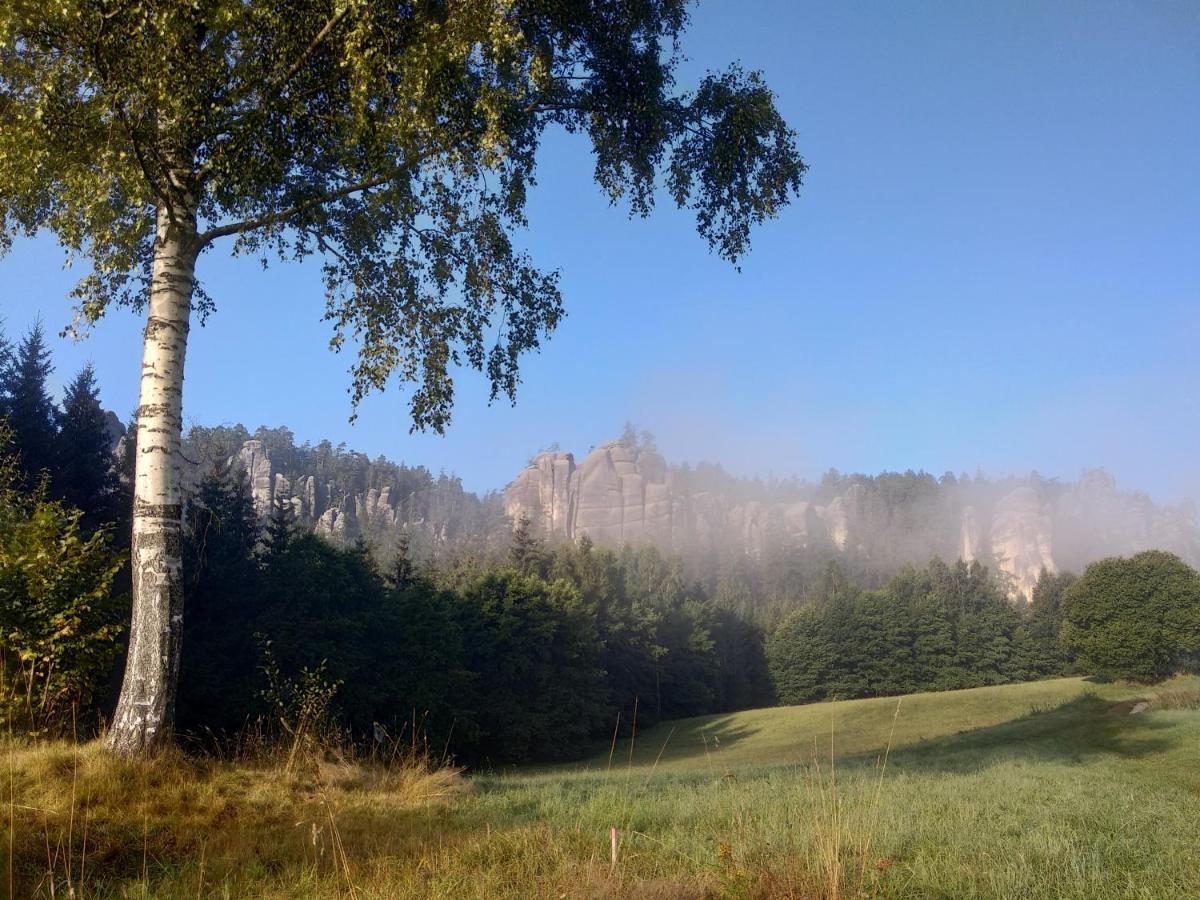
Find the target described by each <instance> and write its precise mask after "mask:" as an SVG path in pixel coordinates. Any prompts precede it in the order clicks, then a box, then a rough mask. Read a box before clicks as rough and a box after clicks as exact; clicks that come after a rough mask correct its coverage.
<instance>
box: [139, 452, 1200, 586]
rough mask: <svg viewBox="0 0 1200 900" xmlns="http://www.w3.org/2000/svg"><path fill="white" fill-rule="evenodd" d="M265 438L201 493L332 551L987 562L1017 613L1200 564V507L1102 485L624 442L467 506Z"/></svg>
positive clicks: (1088, 480)
mask: <svg viewBox="0 0 1200 900" xmlns="http://www.w3.org/2000/svg"><path fill="white" fill-rule="evenodd" d="M263 434H264V436H265V437H266V439H267V440H266V441H264V440H261V439H258V438H257V437H256V438H251V439H245V438H246V436H248V432H246V431H245V430H244V429H242V430H241V431H240V433H239V434H238V437H237V439H236V440H234V441H230V440H229V439H228V438H227V437H224V436H223V435H222V434H218V433H216V432H215V431H210V432H208V433H206V434H203V435H201V438H207V443H206V442H205V440H198V441H197V443H196V444H195V446H194V448H193V450H192V451H191V455H190V456H189V457H188V458H189V459H192V460H193V461H194V462H195V463H196V464H195V466H194V468H193V469H192V470H190V471H189V473H188V478H189V481H190V483H192V484H193V485H195V484H196V483H197V482H198V480H199V477H200V475H201V472H208V471H211V470H213V469H214V468H216V469H220V468H221V467H222V466H223V467H224V468H225V469H226V470H228V471H231V472H241V473H244V476H245V478H246V480H247V483H248V487H249V491H250V495H251V498H252V501H253V504H254V508H255V510H256V511H257V512H258V514H259V515H260V516H262V517H264V518H265V517H267V516H268V515H270V513H271V511H272V509H274V508H275V507H276V506H277V505H286V506H288V507H290V509H291V511H292V514H293V515H294V517H295V519H296V521H297V522H298V523H300V524H301V526H302V527H308V528H311V529H312V530H313V531H315V532H316V533H318V534H320V535H322V536H324V537H327V538H329V539H331V540H334V541H337V542H350V541H353V540H355V539H357V538H359V537H366V538H368V539H369V540H371V541H373V546H375V547H377V548H381V547H382V548H386V547H388V546H393V547H394V546H395V544H396V538H397V537H398V534H399V532H400V531H401V530H403V531H405V532H406V533H407V534H408V535H409V536H410V538H415V539H417V540H418V541H419V542H421V543H422V545H423V546H424V547H425V548H430V547H433V548H437V547H449V546H451V545H452V544H453V542H462V543H460V544H459V546H463V547H468V546H471V547H478V546H479V545H480V544H482V543H485V542H492V546H493V547H498V548H500V549H502V548H503V546H504V544H505V543H506V542H507V541H508V539H509V537H508V535H509V528H510V524H509V523H510V522H511V521H513V520H515V519H517V518H518V517H521V516H527V517H528V518H529V519H530V521H531V523H532V524H533V525H534V527H535V529H536V530H537V531H538V532H540V533H541V534H542V535H544V536H545V537H547V538H549V539H552V540H553V539H566V540H575V539H577V538H579V537H582V536H584V535H587V536H589V537H590V538H591V539H592V540H594V541H596V542H598V543H602V544H608V545H611V546H619V545H622V544H653V545H655V546H658V547H659V548H660V549H662V550H665V551H668V552H676V553H680V554H682V555H684V556H686V557H689V558H691V559H693V560H706V559H709V558H711V557H712V556H713V554H724V553H729V552H734V553H744V554H746V555H747V556H749V557H750V558H752V559H765V558H767V556H768V554H773V553H778V552H780V551H782V552H784V553H789V552H793V551H804V552H808V553H812V554H817V557H816V558H817V559H822V558H825V557H828V556H832V557H834V558H836V557H838V556H845V557H847V558H849V559H853V560H854V561H855V562H856V563H857V564H862V565H865V566H867V567H868V568H869V569H870V570H872V571H875V572H878V573H880V574H881V575H885V576H886V574H887V573H889V572H891V571H894V570H895V569H896V568H897V567H898V566H900V565H903V564H906V563H911V564H914V565H918V566H920V565H924V564H925V563H927V562H928V561H929V559H930V558H931V557H933V556H939V557H941V558H943V559H945V560H947V561H953V560H955V559H963V560H967V561H974V560H978V561H979V562H981V563H983V564H984V565H988V566H994V567H996V568H998V569H999V570H1000V571H1001V572H1003V573H1004V574H1006V575H1007V576H1008V578H1009V583H1010V586H1011V595H1012V597H1013V599H1014V600H1025V601H1027V600H1029V599H1030V597H1031V594H1032V591H1033V588H1034V585H1035V584H1036V582H1037V578H1038V575H1039V574H1040V573H1041V571H1042V569H1046V570H1047V571H1050V572H1054V571H1056V570H1060V569H1070V570H1073V571H1080V570H1081V569H1082V568H1083V567H1084V566H1086V565H1087V564H1088V563H1089V562H1092V561H1093V560H1095V559H1099V558H1101V557H1103V556H1111V555H1128V554H1131V553H1136V552H1138V551H1141V550H1145V549H1150V548H1157V549H1163V550H1168V551H1170V552H1173V553H1176V554H1178V555H1179V556H1181V557H1182V558H1183V559H1185V560H1186V561H1188V562H1189V563H1191V564H1193V565H1196V564H1200V528H1197V524H1196V511H1195V509H1194V508H1193V507H1191V506H1186V505H1180V506H1174V507H1166V506H1158V505H1155V504H1154V503H1152V502H1151V501H1150V498H1149V497H1147V496H1146V495H1145V494H1142V493H1138V492H1122V491H1120V490H1118V489H1117V486H1116V484H1115V482H1114V480H1113V478H1112V477H1111V476H1110V475H1108V474H1107V473H1106V472H1103V471H1100V470H1094V471H1090V472H1085V473H1084V474H1083V475H1082V476H1081V477H1080V479H1079V480H1078V481H1077V482H1075V483H1068V484H1060V483H1058V482H1057V481H1047V480H1045V479H1041V478H1039V477H1038V476H1036V475H1032V476H1030V477H1029V478H1026V479H1017V478H1007V479H1001V480H998V481H989V480H988V479H985V478H976V479H969V478H964V479H962V480H961V481H960V480H957V479H954V478H953V477H952V476H950V477H947V478H943V479H942V480H940V481H939V480H935V479H933V478H932V477H931V476H928V475H924V474H922V473H912V472H908V473H903V474H899V473H890V474H885V475H881V476H877V477H874V478H872V477H867V476H857V475H856V476H841V475H837V473H831V476H827V478H826V479H823V480H822V482H821V484H819V485H817V484H811V483H808V482H800V481H796V480H791V481H786V482H770V483H767V484H764V483H762V482H760V481H751V480H748V479H738V478H734V477H733V476H730V475H728V474H726V473H724V472H723V471H722V470H721V469H720V467H717V466H699V467H697V468H696V469H695V470H693V469H690V468H689V467H686V466H683V467H673V466H669V465H668V464H667V462H666V460H665V459H663V457H662V456H661V455H660V454H659V453H658V452H657V451H655V450H654V449H653V448H650V447H644V446H642V447H639V446H636V445H630V444H627V443H623V442H620V441H613V442H608V443H604V444H601V445H599V446H598V447H595V448H594V449H593V450H592V451H591V452H589V453H588V454H587V455H586V456H585V457H584V458H583V459H582V461H580V462H578V463H577V462H576V460H575V457H574V456H573V455H572V454H570V453H562V452H557V451H555V452H548V453H542V454H539V455H538V456H537V457H536V458H535V459H534V460H532V461H531V462H530V464H529V465H528V467H526V468H525V469H524V470H523V471H522V472H520V473H519V474H518V475H517V477H516V478H515V479H514V480H513V482H512V483H511V484H509V485H508V487H507V489H506V490H505V491H504V494H503V497H502V498H500V497H496V496H495V495H484V496H483V497H478V496H476V495H473V494H469V493H467V492H465V491H463V489H462V486H461V484H460V483H458V481H457V479H454V478H452V477H449V476H445V475H442V476H438V477H436V478H435V477H434V476H432V475H431V474H430V473H429V472H428V471H427V470H424V469H406V468H404V467H403V466H398V465H395V464H392V463H388V462H387V461H386V460H376V461H371V460H368V459H367V458H366V457H365V456H363V455H362V454H354V453H351V452H350V451H346V450H344V448H332V447H330V446H328V445H327V444H323V445H320V446H318V447H316V448H312V447H309V446H308V445H305V446H303V447H295V446H294V445H293V444H292V443H291V442H290V437H289V438H288V439H287V440H282V441H281V440H280V438H279V435H278V432H271V431H270V430H267V431H265V432H263ZM268 442H270V443H268ZM121 446H124V443H122V444H121ZM205 448H208V449H205ZM214 448H219V452H217V453H214ZM273 452H274V455H273Z"/></svg>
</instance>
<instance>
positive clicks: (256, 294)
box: [0, 0, 1200, 501]
mask: <svg viewBox="0 0 1200 900" xmlns="http://www.w3.org/2000/svg"><path fill="white" fill-rule="evenodd" d="M686 50H687V52H688V55H689V56H690V60H691V61H690V62H689V64H688V68H687V69H686V70H685V71H684V73H683V77H682V78H681V83H682V84H683V85H684V86H686V85H687V84H688V83H689V80H690V79H694V77H695V74H696V73H697V72H699V71H701V70H703V69H705V68H719V67H724V66H725V65H727V64H728V63H730V62H732V61H735V60H740V61H742V62H743V63H744V64H745V65H746V66H748V67H756V68H761V69H763V70H764V71H765V73H766V75H767V78H768V81H769V83H770V84H771V85H772V87H773V88H774V89H775V90H776V92H777V94H778V96H779V103H780V105H781V108H782V110H783V112H784V114H785V116H786V117H787V118H788V120H789V121H790V123H791V124H792V125H793V127H795V128H796V129H797V131H798V132H799V135H800V147H801V149H802V151H803V153H804V156H805V159H806V161H807V162H808V163H809V165H810V166H811V171H810V172H809V174H808V177H807V183H806V186H805V189H804V191H803V194H802V196H801V198H800V200H799V201H798V202H797V203H796V204H795V205H793V206H792V207H791V208H789V209H788V210H786V212H785V213H784V215H783V216H782V218H781V219H780V220H778V221H776V222H774V223H772V224H770V225H768V226H767V227H766V228H765V229H763V230H762V231H760V232H759V233H758V234H757V235H756V237H755V242H754V248H753V250H752V252H751V255H750V256H749V257H748V258H747V259H746V260H745V264H744V266H743V270H742V272H741V273H740V274H738V273H737V272H735V271H733V270H732V269H731V268H730V267H729V266H727V265H725V264H723V263H721V262H720V261H719V260H717V259H716V258H714V257H712V256H710V255H709V254H708V252H707V249H706V247H705V246H704V244H703V243H702V242H701V240H700V239H699V238H698V237H697V236H696V234H695V232H694V229H693V225H692V223H691V221H690V220H689V219H688V218H687V217H686V216H684V215H682V214H680V213H677V212H675V211H674V210H673V209H670V208H669V207H667V206H664V207H663V208H662V209H661V210H660V211H659V212H658V213H657V214H656V215H655V216H654V217H653V218H652V219H651V220H649V221H641V220H635V221H630V220H629V219H628V218H627V216H626V214H625V212H624V211H623V210H621V209H613V208H610V207H609V206H608V205H607V203H606V201H605V200H604V199H603V197H602V196H601V194H600V191H599V189H598V188H597V187H596V186H595V185H594V184H593V183H592V182H591V180H590V163H589V159H588V155H587V149H586V146H585V145H584V144H583V143H581V142H579V141H576V140H574V139H571V138H568V137H566V136H561V135H551V136H550V137H549V139H548V140H547V141H546V145H545V149H544V153H543V157H542V168H541V172H540V186H539V188H538V190H537V191H536V192H535V194H534V195H533V197H532V201H531V207H530V219H531V228H530V230H529V232H528V234H527V245H528V247H529V249H530V250H531V251H532V252H533V253H534V256H535V257H536V258H537V259H538V261H539V262H540V263H541V264H542V265H543V266H546V267H554V266H558V267H560V268H561V270H562V273H563V280H562V285H563V289H564V295H565V298H566V303H567V308H568V311H569V314H568V317H567V318H566V320H565V321H564V323H563V324H562V326H561V328H560V330H559V331H558V333H557V334H556V336H555V337H554V339H553V340H552V341H551V342H550V343H549V345H548V346H547V347H546V348H545V349H544V350H543V352H542V353H541V354H540V355H539V356H536V357H530V358H528V359H527V360H526V363H525V366H524V373H525V383H524V385H523V387H522V390H521V393H520V395H519V397H518V404H517V406H516V408H515V409H514V408H510V407H509V406H508V405H507V404H506V403H501V404H498V405H495V406H492V407H488V406H487V403H486V400H487V397H486V391H485V389H484V385H483V382H482V379H481V378H480V377H478V376H472V375H464V376H462V377H460V378H459V379H458V388H459V399H458V405H457V409H456V415H455V421H454V423H453V424H452V426H451V428H450V430H449V431H448V433H447V435H446V436H445V437H437V436H434V435H417V436H410V435H409V433H408V423H407V421H406V418H405V415H406V403H405V399H404V397H403V396H401V395H400V394H399V392H398V391H397V390H396V389H395V388H393V389H392V390H390V391H389V392H388V393H386V394H384V395H382V396H380V397H376V398H373V399H372V400H371V401H369V402H368V403H367V404H365V406H364V407H363V409H362V411H361V414H360V418H359V420H358V422H357V423H356V424H355V425H353V426H351V425H349V424H348V422H347V418H348V415H349V412H350V409H349V398H348V396H347V394H346V386H347V384H348V379H347V377H346V374H345V372H346V368H347V366H348V365H349V362H350V361H349V359H347V358H345V357H344V356H338V355H335V354H333V353H331V352H329V351H328V350H327V342H328V338H329V331H328V327H327V326H326V325H325V324H324V323H323V322H322V321H321V313H322V310H323V297H322V291H321V286H320V283H319V279H318V278H317V273H316V270H315V267H313V266H301V267H296V266H275V267H273V268H272V269H270V270H268V271H267V272H265V273H264V272H262V271H261V270H260V269H259V267H258V265H257V263H256V262H254V261H252V260H230V259H229V258H228V257H227V256H222V255H220V254H219V253H209V254H206V256H205V257H204V258H203V259H202V261H201V266H202V268H201V270H200V277H201V279H202V280H203V281H204V282H205V284H206V286H207V288H208V290H209V292H210V293H211V294H212V295H213V297H214V298H215V299H216V300H217V303H218V310H217V312H216V313H215V314H214V315H213V317H212V318H211V319H210V320H209V323H208V325H207V326H206V327H204V328H202V329H201V328H197V329H195V330H194V331H193V340H192V343H191V347H190V349H189V353H188V376H187V384H186V389H185V395H184V405H185V413H186V417H187V419H188V420H189V421H190V422H195V423H201V424H216V423H221V422H226V423H232V422H242V423H244V424H245V425H247V426H248V427H250V428H251V429H253V428H254V427H255V426H257V425H259V424H268V425H287V426H289V427H290V428H291V429H292V430H293V431H294V432H295V433H296V436H297V439H298V440H313V441H316V440H320V439H321V438H325V437H328V438H330V439H331V440H333V441H334V442H335V443H336V442H339V441H345V442H346V443H347V444H348V445H350V446H352V447H354V448H356V449H359V450H363V451H365V452H367V453H370V454H372V455H375V454H385V455H387V456H389V457H391V458H393V459H396V460H403V461H406V462H410V463H422V464H425V465H427V466H429V467H431V468H432V469H434V470H435V471H437V470H439V469H445V470H447V471H453V472H457V473H458V474H460V475H461V476H462V477H463V479H464V481H465V483H466V484H467V486H468V487H470V488H473V489H478V490H486V489H489V488H500V487H502V486H503V485H504V484H505V483H506V482H507V481H508V480H509V479H510V478H511V477H512V476H513V475H515V473H516V472H517V471H518V470H519V469H520V468H521V466H522V465H523V464H524V463H525V461H526V460H527V459H528V457H529V456H530V455H531V454H532V453H533V452H535V451H536V450H538V449H539V448H541V447H544V446H546V445H549V444H551V443H553V442H558V443H560V444H561V445H562V447H563V448H564V449H571V450H575V451H576V452H577V453H581V452H583V451H586V450H587V449H588V447H590V446H591V445H593V444H595V443H598V442H600V441H601V440H603V439H605V438H608V437H612V436H615V435H617V434H618V433H619V431H620V428H621V426H622V424H623V423H624V421H625V420H626V419H632V420H633V421H635V422H637V423H638V424H639V425H640V426H641V427H643V428H647V429H649V430H651V431H653V432H654V433H655V434H656V436H657V438H658V442H659V446H660V447H661V449H662V450H663V451H664V452H665V453H666V455H667V456H668V458H670V459H672V460H675V461H683V460H690V461H693V462H694V461H697V460H700V459H710V460H711V459H715V460H719V461H721V462H722V463H724V465H725V466H726V468H728V469H730V470H731V471H734V472H737V473H740V474H747V475H754V474H760V475H764V476H765V475H768V474H775V475H785V474H799V475H805V476H810V477H815V476H818V475H819V474H820V473H821V472H822V471H823V470H825V469H827V468H829V467H837V468H839V469H841V470H843V471H865V472H877V471H880V470H883V469H901V470H902V469H906V468H924V469H926V470H928V471H932V472H934V473H938V474H940V473H941V472H943V471H945V470H947V469H952V470H954V471H960V470H968V471H972V472H973V471H975V470H976V468H982V469H983V470H984V471H987V472H989V473H993V474H1001V473H1008V472H1016V473H1023V472H1028V471H1029V470H1031V469H1037V470H1038V471H1040V472H1041V473H1043V474H1044V475H1058V476H1062V477H1064V478H1074V477H1075V476H1077V475H1078V473H1079V471H1080V470H1081V469H1082V468H1085V467H1091V466H1100V465H1102V466H1105V467H1107V468H1108V469H1109V470H1110V471H1112V472H1113V473H1114V474H1115V475H1116V476H1117V479H1118V484H1119V485H1121V486H1124V487H1127V488H1134V487H1136V488H1142V489H1145V490H1148V491H1150V492H1151V494H1152V496H1154V498H1155V499H1158V500H1164V501H1173V500H1176V499H1179V498H1180V497H1183V496H1191V497H1194V498H1197V499H1200V3H1196V2H1195V0H1180V2H1137V3H1135V2H1069V0H1063V2H1056V3H1037V2H1006V3H957V2H944V3H917V2H910V3H880V2H875V3H852V2H829V3H822V4H811V3H799V2H790V0H780V2H749V0H713V2H708V3H703V4H701V5H700V6H699V7H697V8H696V9H695V12H694V16H693V24H692V27H691V29H690V32H689V35H688V39H687V41H686ZM78 274H79V273H78V271H75V272H71V271H65V272H64V271H63V270H62V257H61V253H60V252H59V251H58V250H57V248H56V247H55V246H54V244H53V242H52V241H50V240H49V239H44V240H43V239H39V240H36V241H33V242H23V243H19V244H18V245H17V246H16V247H15V249H14V250H13V252H12V253H11V254H10V255H9V256H8V257H7V258H5V259H3V260H0V311H2V313H3V316H4V318H5V319H6V320H7V326H8V330H9V332H10V334H11V333H12V332H19V331H22V330H24V328H25V327H27V326H28V324H29V323H30V322H31V321H32V320H33V319H34V318H35V317H36V316H38V315H39V314H40V315H41V317H42V318H43V320H44V321H45V323H46V325H47V326H48V328H50V329H51V330H53V331H55V332H56V331H57V330H58V329H59V328H60V327H61V326H63V325H65V324H66V323H67V322H69V320H70V311H69V304H68V302H67V299H66V294H67V291H68V290H69V288H70V286H71V284H72V283H73V282H74V280H75V278H76V277H77V276H78ZM140 329H141V325H140V323H139V322H138V321H136V320H135V319H134V317H133V316H132V315H131V314H129V313H127V312H115V313H113V314H112V315H111V316H110V317H109V318H107V319H106V320H105V321H104V322H103V323H102V324H101V325H100V326H99V328H98V329H97V330H96V332H95V333H94V334H93V336H92V337H91V338H89V339H88V340H87V341H85V342H83V343H81V344H72V343H70V342H68V341H60V340H58V339H55V341H54V350H55V356H56V360H57V362H58V366H59V370H58V372H57V373H56V377H57V378H58V381H59V383H61V382H62V381H63V380H65V379H67V378H68V377H69V376H70V375H71V374H72V373H73V371H74V370H75V369H77V368H78V366H79V365H80V364H81V363H82V362H83V361H84V360H86V359H92V360H93V361H94V362H95V364H96V367H97V370H98V373H99V377H100V381H101V385H102V389H103V394H104V398H105V401H106V405H108V406H110V407H112V408H114V409H116V410H118V412H120V413H121V415H122V417H125V416H127V415H128V413H130V412H131V411H132V410H133V408H134V407H135V405H136V395H137V376H138V369H139V360H140V352H139V343H140Z"/></svg>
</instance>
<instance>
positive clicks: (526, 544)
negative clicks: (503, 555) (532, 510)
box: [508, 514, 546, 575]
mask: <svg viewBox="0 0 1200 900" xmlns="http://www.w3.org/2000/svg"><path fill="white" fill-rule="evenodd" d="M508 558H509V561H510V562H511V563H512V565H513V568H515V569H517V570H518V571H520V572H521V573H522V574H523V575H541V574H542V568H543V567H544V566H545V564H546V554H545V552H544V551H543V549H542V542H541V541H540V540H538V538H537V535H535V534H534V533H533V525H532V523H531V522H530V521H529V516H527V515H524V514H522V515H521V517H520V518H519V519H517V524H516V527H514V528H513V536H512V544H511V545H510V546H509V548H508Z"/></svg>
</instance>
